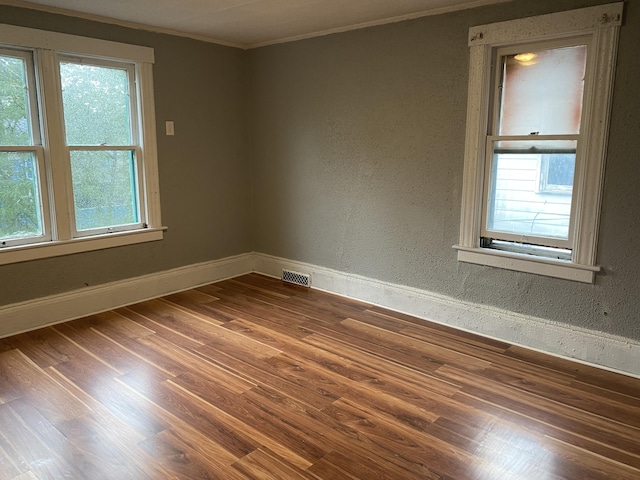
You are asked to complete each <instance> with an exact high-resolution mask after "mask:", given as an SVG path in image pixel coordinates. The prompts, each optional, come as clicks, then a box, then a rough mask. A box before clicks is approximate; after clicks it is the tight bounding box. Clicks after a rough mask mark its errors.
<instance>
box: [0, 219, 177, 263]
mask: <svg viewBox="0 0 640 480" xmlns="http://www.w3.org/2000/svg"><path fill="white" fill-rule="evenodd" d="M166 229H167V228H166V227H160V228H145V229H141V230H132V231H128V232H119V233H109V234H105V235H97V236H93V237H86V238H74V239H72V240H65V241H52V242H43V243H37V244H31V245H20V246H15V247H4V248H0V265H7V264H10V263H19V262H28V261H30V260H38V259H41V258H49V257H59V256H62V255H71V254H74V253H81V252H91V251H93V250H104V249H106V248H113V247H122V246H125V245H134V244H136V243H145V242H153V241H156V240H162V238H163V234H164V231H165V230H166Z"/></svg>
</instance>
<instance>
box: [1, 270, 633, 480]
mask: <svg viewBox="0 0 640 480" xmlns="http://www.w3.org/2000/svg"><path fill="white" fill-rule="evenodd" d="M247 478H251V479H316V480H317V479H325V480H349V479H366V480H374V479H391V480H404V479H442V480H464V479H470V480H484V479H487V480H488V479H491V480H495V479H523V480H529V479H534V480H560V479H575V480H599V479H616V480H624V479H629V480H632V479H633V480H637V479H640V380H638V379H633V378H630V377H626V376H622V375H617V374H614V373H610V372H606V371H603V370H599V369H596V368H593V367H588V366H584V365H581V364H577V363H572V362H569V361H565V360H561V359H557V358H554V357H550V356H546V355H543V354H540V353H536V352H532V351H528V350H526V349H523V348H520V347H516V346H512V345H509V344H506V343H502V342H499V341H494V340H488V339H484V338H481V337H478V336H475V335H472V334H469V333H464V332H459V331H455V330H453V329H450V328H447V327H443V326H440V325H436V324H431V323H428V322H424V321H422V320H418V319H415V318H413V317H410V316H407V315H402V314H397V313H393V312H390V311H387V310H384V309H381V308H377V307H373V306H371V305H367V304H363V303H358V302H355V301H351V300H347V299H344V298H341V297H337V296H332V295H329V294H326V293H322V292H318V291H314V290H308V289H303V288H300V287H294V286H289V285H285V284H283V283H281V282H280V281H279V280H274V279H270V278H267V277H263V276H260V275H256V274H252V275H246V276H242V277H239V278H236V279H233V280H227V281H223V282H219V283H216V284H212V285H208V286H205V287H201V288H197V289H195V290H190V291H186V292H183V293H178V294H175V295H170V296H167V297H165V298H161V299H157V300H150V301H147V302H144V303H140V304H136V305H132V306H130V307H127V308H121V309H118V310H115V311H110V312H106V313H102V314H99V315H93V316H91V317H88V318H84V319H81V320H77V321H73V322H69V323H65V324H61V325H57V326H54V327H50V328H45V329H41V330H37V331H34V332H31V333H27V334H23V335H18V336H14V337H9V338H5V339H2V340H0V480H2V479H11V480H18V479H20V480H22V479H91V480H96V479H116V480H128V479H225V480H235V479H247Z"/></svg>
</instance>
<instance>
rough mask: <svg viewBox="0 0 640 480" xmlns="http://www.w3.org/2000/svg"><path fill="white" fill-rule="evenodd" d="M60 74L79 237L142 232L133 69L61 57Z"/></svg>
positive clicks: (75, 218)
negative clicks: (124, 231)
mask: <svg viewBox="0 0 640 480" xmlns="http://www.w3.org/2000/svg"><path fill="white" fill-rule="evenodd" d="M59 71H60V84H61V90H62V91H61V93H62V105H63V119H64V131H65V138H66V143H67V147H68V149H69V160H70V164H71V182H72V190H73V204H72V211H73V217H74V226H75V236H79V237H80V236H86V235H95V234H96V233H106V232H116V231H123V230H130V229H135V228H140V227H141V226H142V223H143V219H142V218H141V210H140V209H139V205H140V191H141V189H140V185H139V178H140V175H139V171H140V165H139V160H138V159H139V157H140V154H139V148H138V145H139V141H138V134H137V128H136V126H137V124H138V121H137V109H136V104H135V101H134V100H135V83H134V77H135V68H134V65H131V64H120V63H117V62H104V61H103V62H96V61H95V60H88V59H82V58H73V59H70V58H66V57H62V58H61V59H60V62H59ZM132 92H133V95H132V94H131V93H132Z"/></svg>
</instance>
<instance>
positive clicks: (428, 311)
mask: <svg viewBox="0 0 640 480" xmlns="http://www.w3.org/2000/svg"><path fill="white" fill-rule="evenodd" d="M282 269H288V270H292V271H296V272H300V273H304V274H308V275H310V277H311V287H312V288H316V289H318V290H323V291H326V292H330V293H335V294H337V295H341V296H345V297H349V298H353V299H355V300H361V301H363V302H367V303H371V304H374V305H378V306H381V307H385V308H389V309H391V310H395V311H398V312H402V313H407V314H409V315H414V316H416V317H419V318H423V319H426V320H429V321H432V322H436V323H440V324H444V325H449V326H451V327H454V328H458V329H461V330H465V331H469V332H473V333H477V334H480V335H484V336H487V337H491V338H495V339H498V340H502V341H505V342H509V343H513V344H516V345H521V346H523V347H527V348H531V349H534V350H539V351H542V352H545V353H549V354H552V355H556V356H560V357H564V358H570V359H572V360H577V361H579V362H583V363H587V364H591V365H596V366H599V367H603V368H606V369H608V370H613V371H617V372H621V373H625V374H627V375H632V376H635V377H640V363H639V362H638V361H637V359H638V358H640V342H636V341H633V340H630V339H627V338H623V337H618V336H615V335H608V334H603V333H600V332H595V331H591V330H587V329H581V328H570V327H569V326H567V325H565V324H562V323H558V322H552V321H549V320H545V319H541V318H536V317H531V316H526V315H520V314H517V313H514V312H510V311H507V310H500V309H497V308H493V307H488V306H485V305H477V304H473V303H469V302H462V301H460V300H456V299H454V298H451V297H447V296H444V295H438V294H435V293H432V292H428V291H426V290H420V289H417V288H412V287H407V286H403V285H397V284H392V283H388V282H382V281H379V280H374V279H371V278H367V277H363V276H359V275H354V274H349V273H345V272H340V271H337V270H332V269H329V268H325V267H320V266H317V265H312V264H308V263H303V262H296V261H292V260H287V259H284V258H279V257H274V256H270V255H264V254H260V253H248V254H243V255H238V256H234V257H228V258H224V259H220V260H215V261H211V262H206V263H200V264H196V265H189V266H186V267H180V268H176V269H172V270H168V271H164V272H160V273H155V274H151V275H144V276H141V277H136V278H132V279H127V280H123V281H118V282H113V283H109V284H105V285H99V286H96V287H86V288H82V289H79V290H75V291H72V292H67V293H64V294H61V295H53V296H50V297H45V298H41V299H37V300H31V301H27V302H22V303H18V304H13V305H8V306H4V307H0V319H2V320H1V321H0V338H1V337H5V336H9V335H13V334H16V333H21V332H25V331H29V330H34V329H36V328H40V327H44V326H47V325H54V324H56V323H61V322H64V321H68V320H73V319H76V318H80V317H83V316H86V315H91V314H94V313H98V312H103V311H105V310H111V309H114V308H118V307H122V306H125V305H130V304H132V303H137V302H141V301H144V300H148V299H151V298H157V297H160V296H163V295H168V294H171V293H175V292H179V291H182V290H187V289H189V288H194V287H197V286H200V285H205V284H207V283H212V282H216V281H219V280H223V279H226V278H232V277H236V276H239V275H242V274H245V273H249V272H258V273H262V274H265V275H269V276H272V277H277V278H280V276H281V274H282Z"/></svg>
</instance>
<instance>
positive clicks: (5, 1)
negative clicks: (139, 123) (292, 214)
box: [0, 0, 513, 50]
mask: <svg viewBox="0 0 640 480" xmlns="http://www.w3.org/2000/svg"><path fill="white" fill-rule="evenodd" d="M511 1H513V0H475V1H470V2H466V3H463V4H460V5H451V6H446V7H440V8H432V9H429V10H423V11H420V12H414V13H410V14H406V15H399V16H395V17H389V18H383V19H380V20H373V21H370V22H363V23H358V24H355V25H347V26H344V27H336V28H330V29H327V30H320V31H316V32H311V33H307V34H302V35H295V36H290V37H283V38H278V39H274V40H269V41H265V42H257V43H250V44H243V43H236V42H228V41H226V40H221V39H219V38H213V37H209V36H207V35H199V34H193V33H187V32H183V31H179V30H172V29H170V28H163V27H155V26H152V25H147V24H143V23H138V22H131V21H127V20H119V19H116V18H112V17H106V16H102V15H95V14H91V13H83V12H77V11H75V10H69V9H66V8H59V7H52V6H49V5H40V4H36V3H31V2H27V1H24V0H0V5H8V6H12V7H20V8H28V9H30V10H38V11H41V12H48V13H54V14H57V15H65V16H68V17H76V18H82V19H84V20H92V21H96V22H101V23H107V24H111V25H118V26H121V27H127V28H133V29H136V30H146V31H149V32H154V33H161V34H166V35H174V36H177V37H184V38H191V39H193V40H199V41H201V42H207V43H214V44H217V45H224V46H226V47H234V48H240V49H242V50H250V49H253V48H260V47H266V46H269V45H276V44H281V43H289V42H295V41H298V40H305V39H307V38H315V37H323V36H326V35H331V34H334V33H342V32H348V31H351V30H359V29H362V28H368V27H375V26H378V25H386V24H388V23H398V22H403V21H405V20H413V19H416V18H421V17H428V16H433V15H442V14H445V13H450V12H456V11H459V10H467V9H471V8H477V7H482V6H485V5H492V4H496V3H507V2H511Z"/></svg>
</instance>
